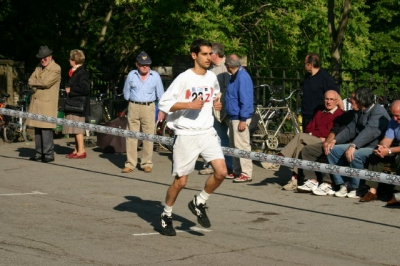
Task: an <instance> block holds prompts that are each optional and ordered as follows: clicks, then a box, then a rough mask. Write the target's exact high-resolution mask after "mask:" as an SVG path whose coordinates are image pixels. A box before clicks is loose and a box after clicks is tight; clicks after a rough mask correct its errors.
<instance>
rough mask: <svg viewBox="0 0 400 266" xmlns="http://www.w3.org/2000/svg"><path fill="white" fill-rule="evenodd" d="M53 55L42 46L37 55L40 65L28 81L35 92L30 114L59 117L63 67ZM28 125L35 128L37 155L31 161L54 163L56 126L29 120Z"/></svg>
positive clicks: (47, 48)
mask: <svg viewBox="0 0 400 266" xmlns="http://www.w3.org/2000/svg"><path fill="white" fill-rule="evenodd" d="M52 53H53V51H52V50H51V49H49V47H47V46H40V48H39V52H38V53H37V55H36V57H37V58H39V59H40V63H39V64H38V65H37V66H36V68H35V71H34V72H33V73H32V75H31V77H30V78H29V80H28V84H29V86H30V88H31V89H32V91H33V94H32V98H31V102H30V104H29V112H30V113H34V114H39V115H45V116H51V117H57V108H58V93H59V89H60V82H61V67H60V66H59V65H58V64H56V62H55V61H54V60H53V57H52ZM27 125H28V126H31V127H34V128H35V148H36V154H35V156H33V157H31V158H30V160H32V161H42V162H44V163H49V162H52V161H54V141H53V129H54V128H55V127H56V124H52V123H46V122H43V121H38V120H27Z"/></svg>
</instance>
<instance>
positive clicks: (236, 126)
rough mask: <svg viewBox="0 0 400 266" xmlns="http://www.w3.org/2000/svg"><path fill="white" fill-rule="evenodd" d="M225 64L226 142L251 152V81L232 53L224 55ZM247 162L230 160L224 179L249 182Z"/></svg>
mask: <svg viewBox="0 0 400 266" xmlns="http://www.w3.org/2000/svg"><path fill="white" fill-rule="evenodd" d="M225 65H226V68H227V70H228V72H229V73H231V75H232V76H231V79H230V81H229V84H228V88H227V90H226V95H225V111H226V113H227V115H228V118H229V143H230V146H231V147H234V148H236V149H240V150H245V151H249V152H250V151H251V145H250V131H249V125H250V122H251V116H252V114H253V112H254V102H253V98H254V93H253V81H252V80H251V77H250V75H249V74H248V73H247V72H246V71H245V70H244V69H243V67H242V66H241V64H240V59H239V57H238V56H237V55H236V54H231V55H229V56H227V58H226V60H225ZM252 174H253V162H252V161H251V159H244V158H236V157H234V158H233V174H230V175H229V176H227V178H232V179H233V182H235V183H241V182H251V180H252V177H251V176H252Z"/></svg>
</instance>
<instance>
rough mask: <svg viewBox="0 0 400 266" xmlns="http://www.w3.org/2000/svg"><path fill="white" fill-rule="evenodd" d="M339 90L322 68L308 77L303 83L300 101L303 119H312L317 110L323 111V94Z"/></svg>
mask: <svg viewBox="0 0 400 266" xmlns="http://www.w3.org/2000/svg"><path fill="white" fill-rule="evenodd" d="M329 90H334V91H337V92H338V93H339V94H340V92H339V90H338V88H337V86H336V84H335V80H334V79H333V77H332V76H331V75H330V74H329V73H328V72H327V71H326V70H325V69H323V68H320V69H319V70H318V72H317V73H316V74H315V75H314V76H309V77H308V78H306V80H305V81H304V85H303V97H302V101H301V114H302V115H303V117H313V116H314V115H315V114H316V113H317V111H318V110H323V109H324V103H325V92H327V91H329Z"/></svg>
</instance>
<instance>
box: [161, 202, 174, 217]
mask: <svg viewBox="0 0 400 266" xmlns="http://www.w3.org/2000/svg"><path fill="white" fill-rule="evenodd" d="M164 215H166V216H168V217H171V215H172V206H168V205H167V204H165V207H164V211H163V213H162V214H161V216H164Z"/></svg>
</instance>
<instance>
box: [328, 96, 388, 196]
mask: <svg viewBox="0 0 400 266" xmlns="http://www.w3.org/2000/svg"><path fill="white" fill-rule="evenodd" d="M354 100H355V103H356V104H357V106H358V109H359V112H357V113H356V115H355V117H354V119H353V120H352V121H351V122H350V124H348V125H347V126H346V127H345V128H344V129H343V130H342V131H340V132H339V134H337V135H336V136H335V138H334V139H333V140H331V141H330V142H329V143H328V145H327V147H328V148H329V149H330V152H329V154H328V162H329V164H333V165H338V166H345V165H346V166H347V164H348V166H349V167H351V168H355V169H364V168H365V163H366V161H367V159H368V157H369V156H370V154H371V153H372V152H373V150H374V147H376V145H377V144H378V143H379V141H380V140H381V139H382V138H383V135H384V133H385V131H386V129H387V127H388V124H389V120H390V117H389V114H388V113H387V111H386V110H385V108H383V107H382V106H381V105H379V104H374V94H373V93H372V90H371V89H369V88H357V89H356V90H355V96H354ZM336 144H338V145H336ZM332 178H333V181H334V183H335V184H336V185H338V186H340V189H339V191H336V192H335V196H337V197H349V198H359V196H357V195H356V190H357V188H358V187H359V184H360V179H358V178H353V177H348V176H341V175H339V174H332Z"/></svg>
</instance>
